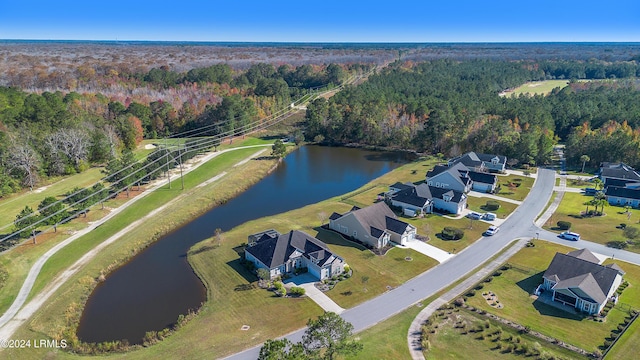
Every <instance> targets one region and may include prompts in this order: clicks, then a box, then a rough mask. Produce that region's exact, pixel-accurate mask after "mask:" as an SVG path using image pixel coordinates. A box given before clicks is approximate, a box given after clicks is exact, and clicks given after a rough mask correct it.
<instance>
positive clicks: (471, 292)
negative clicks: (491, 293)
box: [464, 290, 476, 297]
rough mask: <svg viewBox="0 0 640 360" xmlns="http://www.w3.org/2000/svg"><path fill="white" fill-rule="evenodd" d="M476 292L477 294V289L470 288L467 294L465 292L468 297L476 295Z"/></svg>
mask: <svg viewBox="0 0 640 360" xmlns="http://www.w3.org/2000/svg"><path fill="white" fill-rule="evenodd" d="M475 294H476V291H475V290H469V291H467V293H466V294H464V296H466V297H472V296H474V295H475Z"/></svg>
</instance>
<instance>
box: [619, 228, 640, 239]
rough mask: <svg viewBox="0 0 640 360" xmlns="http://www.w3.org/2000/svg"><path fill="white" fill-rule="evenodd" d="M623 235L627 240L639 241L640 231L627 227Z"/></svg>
mask: <svg viewBox="0 0 640 360" xmlns="http://www.w3.org/2000/svg"><path fill="white" fill-rule="evenodd" d="M623 234H624V237H626V238H627V239H637V238H638V237H640V229H638V228H637V227H635V226H625V227H624V231H623Z"/></svg>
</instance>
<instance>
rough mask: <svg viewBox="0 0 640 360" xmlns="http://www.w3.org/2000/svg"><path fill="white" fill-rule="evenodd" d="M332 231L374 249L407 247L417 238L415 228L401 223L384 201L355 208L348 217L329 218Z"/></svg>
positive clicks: (332, 216)
mask: <svg viewBox="0 0 640 360" xmlns="http://www.w3.org/2000/svg"><path fill="white" fill-rule="evenodd" d="M329 228H330V229H333V230H335V231H337V232H339V233H341V234H343V235H346V236H349V237H353V238H354V239H356V240H358V241H360V242H362V243H363V244H366V245H368V246H370V247H373V248H381V247H384V246H386V245H388V244H389V242H394V243H397V244H401V245H405V244H406V243H407V242H409V241H413V240H414V239H415V236H416V228H415V226H413V225H410V224H407V223H406V222H404V221H401V220H398V218H397V216H396V214H394V212H393V211H392V210H391V209H390V208H389V206H388V205H387V204H386V203H384V202H382V201H381V202H379V203H376V204H373V205H371V206H368V207H366V208H362V209H360V208H358V207H354V208H353V209H351V211H349V212H347V213H345V214H338V213H333V214H332V215H331V217H329Z"/></svg>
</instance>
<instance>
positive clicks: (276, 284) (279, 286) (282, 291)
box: [273, 281, 287, 296]
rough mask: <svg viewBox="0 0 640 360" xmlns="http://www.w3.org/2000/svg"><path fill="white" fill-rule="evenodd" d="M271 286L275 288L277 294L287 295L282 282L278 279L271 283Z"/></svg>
mask: <svg viewBox="0 0 640 360" xmlns="http://www.w3.org/2000/svg"><path fill="white" fill-rule="evenodd" d="M273 287H274V288H275V290H274V291H275V293H276V295H278V296H285V295H287V289H286V288H285V287H284V284H283V283H282V282H280V281H276V282H274V283H273Z"/></svg>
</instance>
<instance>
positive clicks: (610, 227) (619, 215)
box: [544, 193, 640, 252]
mask: <svg viewBox="0 0 640 360" xmlns="http://www.w3.org/2000/svg"><path fill="white" fill-rule="evenodd" d="M591 199H592V197H591V196H585V195H583V194H577V193H565V194H564V197H563V198H562V202H561V203H560V206H559V207H558V210H556V212H555V213H554V214H553V216H552V217H551V218H550V219H549V221H548V222H547V224H545V226H544V228H545V229H548V230H554V231H558V232H560V231H559V230H556V229H555V227H556V223H557V222H558V221H561V220H562V221H569V222H571V224H572V225H571V231H574V232H577V233H579V234H580V236H581V237H583V238H585V239H587V240H589V241H593V242H597V243H600V244H606V243H607V242H609V241H625V240H627V238H625V237H624V234H623V231H622V230H621V229H618V228H617V226H619V225H620V224H621V223H625V224H627V225H629V226H635V227H640V225H639V224H637V223H638V221H639V220H640V210H638V209H630V210H629V211H630V212H631V217H630V218H629V219H627V215H626V214H625V213H624V208H622V207H619V206H606V207H605V208H604V212H605V215H604V216H591V217H585V218H582V217H581V216H580V213H581V212H584V211H585V210H586V208H587V206H586V205H583V204H584V202H586V201H589V200H591ZM590 209H593V207H590ZM627 250H629V251H633V252H640V246H639V245H637V244H633V245H629V247H628V248H627Z"/></svg>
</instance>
